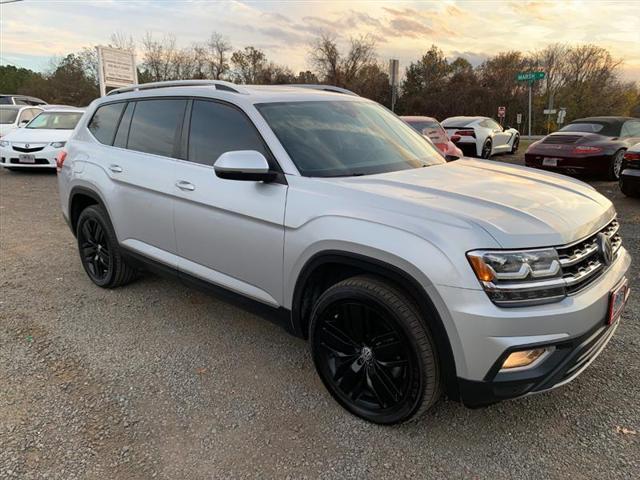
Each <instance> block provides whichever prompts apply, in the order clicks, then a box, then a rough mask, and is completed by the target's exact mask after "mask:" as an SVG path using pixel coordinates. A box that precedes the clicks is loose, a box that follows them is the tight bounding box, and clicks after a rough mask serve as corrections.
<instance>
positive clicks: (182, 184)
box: [176, 180, 196, 192]
mask: <svg viewBox="0 0 640 480" xmlns="http://www.w3.org/2000/svg"><path fill="white" fill-rule="evenodd" d="M176 187H178V188H179V189H180V190H185V191H187V192H193V191H194V190H195V189H196V186H195V185H194V184H193V183H190V182H187V181H185V180H180V181H179V182H176Z"/></svg>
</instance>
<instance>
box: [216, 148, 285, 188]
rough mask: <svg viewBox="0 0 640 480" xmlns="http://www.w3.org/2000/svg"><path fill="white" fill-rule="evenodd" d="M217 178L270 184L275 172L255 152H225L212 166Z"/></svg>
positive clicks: (261, 156) (260, 155) (264, 159)
mask: <svg viewBox="0 0 640 480" xmlns="http://www.w3.org/2000/svg"><path fill="white" fill-rule="evenodd" d="M213 170H214V171H215V172H216V175H217V176H218V177H219V178H223V179H225V180H244V181H250V182H271V181H273V180H275V178H276V175H277V174H276V172H273V171H272V170H270V169H269V162H267V159H266V158H264V155H262V154H261V153H260V152H257V151H255V150H235V151H232V152H225V153H223V154H222V155H220V156H219V157H218V160H216V163H214V164H213Z"/></svg>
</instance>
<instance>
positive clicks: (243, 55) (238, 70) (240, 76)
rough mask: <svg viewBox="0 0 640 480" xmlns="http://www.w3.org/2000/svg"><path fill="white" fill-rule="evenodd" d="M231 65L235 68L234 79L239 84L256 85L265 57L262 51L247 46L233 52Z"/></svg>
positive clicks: (265, 62)
mask: <svg viewBox="0 0 640 480" xmlns="http://www.w3.org/2000/svg"><path fill="white" fill-rule="evenodd" d="M231 63H233V65H234V67H235V73H234V75H235V78H236V79H237V80H238V81H239V82H240V83H247V84H256V83H260V79H261V74H262V70H263V69H264V68H265V66H266V64H267V57H266V55H265V54H264V52H263V51H262V50H258V49H257V48H255V47H251V46H249V47H244V49H243V50H237V51H235V52H233V55H231Z"/></svg>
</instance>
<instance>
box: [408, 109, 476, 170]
mask: <svg viewBox="0 0 640 480" xmlns="http://www.w3.org/2000/svg"><path fill="white" fill-rule="evenodd" d="M400 118H401V119H402V120H404V121H405V122H407V123H408V124H409V125H411V126H412V127H413V128H414V130H416V131H417V132H418V133H420V134H421V135H422V136H424V137H427V138H428V139H429V140H431V141H432V142H433V144H434V145H435V146H436V147H438V150H440V151H441V152H442V154H443V155H444V156H445V158H446V159H447V160H449V161H450V160H457V159H458V158H462V157H463V156H464V155H463V153H462V150H460V149H459V148H458V147H456V146H455V145H454V143H453V142H452V141H451V140H449V137H447V133H446V132H445V131H444V128H442V125H440V123H439V122H438V121H437V120H436V119H435V118H432V117H400Z"/></svg>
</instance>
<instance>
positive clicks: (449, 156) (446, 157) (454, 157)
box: [444, 155, 460, 162]
mask: <svg viewBox="0 0 640 480" xmlns="http://www.w3.org/2000/svg"><path fill="white" fill-rule="evenodd" d="M444 158H445V160H446V161H447V162H453V161H454V160H458V159H459V158H460V157H459V156H457V155H445V156H444Z"/></svg>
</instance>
